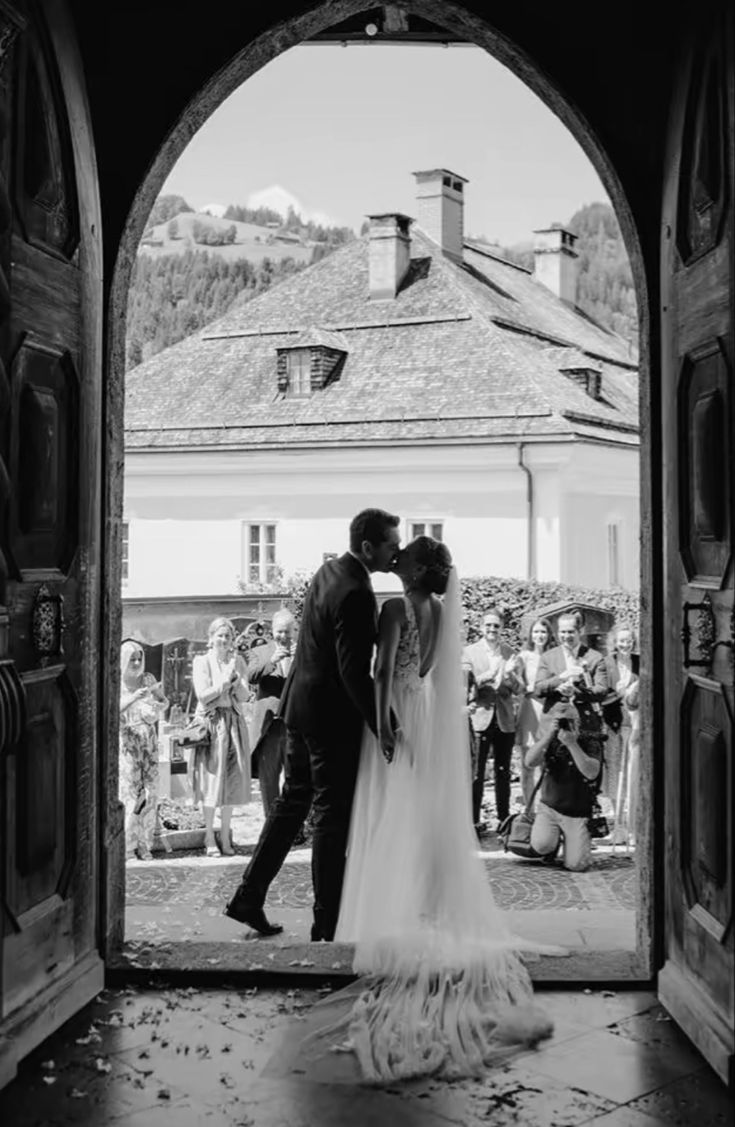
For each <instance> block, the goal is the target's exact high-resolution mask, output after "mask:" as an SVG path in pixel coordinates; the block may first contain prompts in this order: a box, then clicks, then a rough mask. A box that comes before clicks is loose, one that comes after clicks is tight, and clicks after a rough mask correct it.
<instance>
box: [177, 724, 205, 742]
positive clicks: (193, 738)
mask: <svg viewBox="0 0 735 1127" xmlns="http://www.w3.org/2000/svg"><path fill="white" fill-rule="evenodd" d="M211 738H212V733H211V731H210V730H209V724H208V723H207V721H206V720H202V719H201V718H199V717H195V718H194V719H193V720H190V721H189V723H188V724H187V725H186V727H185V728H184V729H182V731H181V733H180V735H179V737H178V740H177V742H178V743H180V744H199V743H205V742H207V743H208V742H209V741H210V740H211Z"/></svg>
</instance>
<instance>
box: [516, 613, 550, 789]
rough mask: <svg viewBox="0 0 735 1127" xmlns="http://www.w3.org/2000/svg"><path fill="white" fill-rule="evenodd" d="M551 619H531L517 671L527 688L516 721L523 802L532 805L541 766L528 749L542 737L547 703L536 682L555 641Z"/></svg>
mask: <svg viewBox="0 0 735 1127" xmlns="http://www.w3.org/2000/svg"><path fill="white" fill-rule="evenodd" d="M555 644H556V643H555V641H554V635H553V632H552V629H551V623H550V622H549V620H548V619H547V618H537V619H536V620H535V621H534V622H532V623H531V627H530V629H529V631H528V637H527V638H526V644H525V646H524V647H523V649H522V650H521V652H520V653H519V654H518V657H517V658H516V672H518V673H520V674H521V676H522V678H523V683H524V689H525V692H524V694H523V696H522V697H521V703H520V707H519V709H518V719H517V721H516V748H517V749H518V752H519V759H520V775H521V792H522V794H523V804H524V806H526V805H528V803H529V802H530V799H531V795H532V794H533V788H534V787H535V785H536V776H537V770H536V768H535V767H526V763H525V760H526V752H528V751H530V750H531V748H532V747H533V745H534V744H535V743H536V740H537V739H538V727H539V722H540V720H541V712H542V710H543V703H542V701H540V700H539V699H538V698H537V697H535V696H534V695H533V686H534V683H535V681H536V674H537V673H538V667H539V662H540V661H541V655H542V654H543V653H545V652H546V650H548V649H550V648H551V647H552V646H553V645H555Z"/></svg>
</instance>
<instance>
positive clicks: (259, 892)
mask: <svg viewBox="0 0 735 1127" xmlns="http://www.w3.org/2000/svg"><path fill="white" fill-rule="evenodd" d="M376 637H377V606H376V602H375V596H374V594H373V590H372V587H371V585H370V578H369V574H368V571H367V568H365V567H364V566H363V564H362V563H361V562H360V560H358V559H356V558H355V557H354V556H352V555H351V554H350V553H349V552H347V553H345V555H343V556H341V557H340V558H339V559H335V560H328V561H327V562H326V563H324V564H322V566H321V567H320V568H319V570H318V571H317V573H316V575H315V576H314V578H313V579H312V581H311V583H310V585H309V590H308V592H307V595H306V600H305V603H304V610H303V614H302V619H301V628H300V630H299V637H298V642H297V645H296V653H295V655H294V660H293V663H292V665H291V670H290V672H289V675H288V678H287V679H286V684H285V686H284V689H283V694H282V696H281V704H280V708H279V715H281V716H282V717H283V718H284V720H285V722H286V727H287V732H288V742H287V749H286V774H285V781H284V785H283V790H282V792H281V795H280V797H279V798H278V799H277V800H276V801H275V803H274V804H273V807H272V809H271V812H270V813H269V815H268V818H267V819H266V822H265V825H264V826H263V830H262V833H261V835H260V839H259V841H258V844H257V845H256V847H255V852H254V853H253V856H252V859H251V861H250V864H249V865H248V867H247V869H246V870H245V874H244V876H243V879H242V883H241V884H240V886H239V888H238V890H237V892H236V894H235V897H234V898H233V900H232V901H231V902H230V905H229V907H230V908H233V909H235V910H237V908H238V907H240V908H242V909H247V908H261V909H262V907H263V904H264V902H265V897H266V894H267V891H268V887H269V885H270V883H271V881H272V880H273V878H274V877H275V876H276V874H277V873H278V870H279V869H280V867H281V865H282V864H283V861H284V859H285V857H286V855H287V853H288V851H289V849H290V847H291V845H292V844H293V841H294V838H295V837H296V835H297V833H298V831H299V830H300V829H301V827H302V825H303V822H304V819H305V818H306V815H307V814H308V813H309V808H310V807H311V806H312V803H313V818H312V823H313V829H314V838H313V846H312V861H311V873H312V881H313V885H314V926H313V928H312V933H311V935H312V939H332V938H333V937H334V931H335V928H336V926H337V916H338V914H339V901H340V896H341V893H342V880H343V877H344V868H345V852H346V847H347V832H348V829H349V823H350V813H351V810H352V799H353V795H354V791H355V782H356V779H357V766H358V760H359V754H360V743H361V739H362V731H363V725H364V724H365V723H367V724H368V725H369V726H370V728H371V729H372V730H373V731H375V691H374V684H373V679H372V677H371V675H370V665H371V661H372V654H373V647H374V645H375V641H376Z"/></svg>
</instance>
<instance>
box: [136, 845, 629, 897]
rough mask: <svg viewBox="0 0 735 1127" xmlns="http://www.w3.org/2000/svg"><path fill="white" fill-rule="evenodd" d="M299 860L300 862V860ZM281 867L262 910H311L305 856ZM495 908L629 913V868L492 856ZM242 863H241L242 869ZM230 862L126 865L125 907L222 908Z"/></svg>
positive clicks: (612, 860)
mask: <svg viewBox="0 0 735 1127" xmlns="http://www.w3.org/2000/svg"><path fill="white" fill-rule="evenodd" d="M302 854H303V856H302ZM292 860H293V863H292V864H288V865H284V867H283V868H282V869H281V870H280V872H279V873H278V876H277V877H276V879H275V881H274V882H273V884H272V886H271V888H270V890H269V892H268V905H269V907H270V908H271V909H272V910H277V909H278V908H281V907H283V908H308V909H309V910H310V909H311V905H312V900H313V892H312V886H311V851H310V850H301V851H299V853H298V857H297V856H294V857H293V858H292ZM483 860H484V863H485V868H486V871H487V876H488V883H489V885H490V888H491V889H492V892H493V896H494V898H495V902H496V904H497V905H498V907H500V908H502V909H503V910H505V909H509V908H512V909H514V910H515V911H524V910H536V909H539V908H575V909H581V910H584V909H589V908H590V907H591V906H592V905H593V904H595V905H596V904H597V903H598V902H600V901H602V902H604V903H605V905H606V906H608V907H611V908H628V909H630V910H633V909H634V908H635V894H636V893H635V862H634V859H633V857H632V856H625V855H624V854H622V853H617V854H614V853H607V854H600V855H599V856H596V857H595V860H594V861H593V864H592V867H591V869H590V870H589V872H588V873H586V874H584V875H585V881H584V882H582V881H581V880H579V878H578V876H577V874H574V873H568V872H566V871H565V870H564V869H563V868H562V866H561V865H548V864H540V863H538V862H534V861H525V860H523V859H521V858H516V857H512V856H505V855H504V854H503V853H502V852H495V853H493V854H491V855H487V856H486V857H484V858H483ZM246 863H247V858H245V857H244V858H243V867H244V864H246ZM232 868H233V864H232V862H231V863H230V865H228V866H227V867H226V869H225V871H223V867H217V868H214V867H213V866H207V867H204V866H202V865H201V864H200V865H197V863H196V861H195V860H194V859H192V863H191V864H190V865H182V864H179V865H177V866H176V867H174V866H173V865H172V864H171V861H169V860H166V859H165V858H164V859H161V860H158V861H154V862H150V861H148V862H146V863H145V864H141V865H132V864H131V865H128V867H127V870H126V875H125V880H126V886H125V895H126V902H127V904H128V906H136V905H153V904H169V903H177V904H185V903H198V904H201V905H207V904H213V905H222V904H224V903H225V901H226V900H228V899H229V897H230V896H231V895H232V888H233V872H232Z"/></svg>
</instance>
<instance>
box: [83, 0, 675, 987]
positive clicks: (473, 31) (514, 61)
mask: <svg viewBox="0 0 735 1127" xmlns="http://www.w3.org/2000/svg"><path fill="white" fill-rule="evenodd" d="M401 6H402V7H403V8H405V9H406V10H407V11H408V12H409V13H415V14H416V15H419V16H421V17H423V18H425V19H428V20H430V21H432V22H433V23H435V24H437V25H439V26H442V27H445V28H448V29H450V30H451V31H453V32H454V33H455V34H458V35H460V36H461V37H462V38H464V39H466V40H467V41H469V42H472V43H474V44H475V45H477V46H478V47H481V48H483V49H484V50H486V51H487V52H488V53H489V54H490V55H492V56H493V57H494V58H495V59H497V60H498V61H499V62H500V63H502V64H503V65H504V66H506V67H507V68H508V69H509V70H510V71H512V73H514V74H515V75H516V77H518V78H519V79H521V81H523V82H524V83H525V84H526V85H527V86H528V87H529V88H530V89H531V90H533V92H534V93H535V94H537V96H538V97H539V98H540V99H541V100H542V101H543V102H544V103H545V105H546V106H547V107H548V108H549V109H550V110H551V111H552V112H553V113H554V114H555V115H556V116H557V117H558V118H559V119H560V120H561V121H562V122H563V123H564V125H566V127H567V128H568V129H569V131H570V133H571V134H572V135H573V136H574V138H575V139H576V141H577V142H578V143H579V145H580V146H581V148H582V149H583V150H584V152H585V153H586V155H587V156H588V158H589V159H590V161H591V163H592V164H593V166H594V167H595V169H596V171H597V173H598V175H599V177H600V179H601V181H602V183H603V185H604V187H605V189H606V191H607V193H608V195H609V197H610V199H611V201H612V204H613V207H614V209H615V212H616V215H617V218H618V222H619V224H620V227H621V231H622V235H623V239H624V242H625V246H626V250H627V253H628V257H629V260H630V263H631V269H632V273H633V280H634V284H635V292H636V301H637V305H638V316H639V378H640V389H641V391H640V417H641V451H640V466H641V586H642V588H643V589H646V588H648V589H651V587H652V586H653V585H654V532H653V528H654V523H655V522H654V521H653V520H652V476H653V475H652V473H651V471H650V466H651V465H652V464H653V463H652V457H653V452H652V442H651V433H650V420H651V416H652V392H653V391H654V390H655V389H653V388H652V381H651V372H650V363H651V340H652V338H653V339H655V338H656V329H655V328H653V329H652V322H651V315H652V311H651V307H650V301H649V291H648V284H647V276H646V271H645V265H644V253H643V247H642V237H641V232H640V231H639V229H638V226H637V224H636V220H635V218H634V215H633V210H632V208H631V206H630V203H629V201H628V198H627V195H626V192H625V190H624V188H623V182H622V179H621V176H620V175H619V174H618V171H617V170H616V168H615V166H614V164H613V162H612V160H611V159H610V157H609V156H608V154H607V152H606V150H605V147H604V144H603V141H602V139H601V138H600V137H599V136H598V135H597V134H596V132H595V130H594V129H593V128H592V126H591V124H590V123H589V121H588V120H587V119H586V117H585V116H584V114H583V113H582V111H581V109H580V108H579V107H578V106H576V105H575V104H574V103H573V102H572V100H571V99H570V98H569V97H568V96H567V95H565V93H564V92H563V91H562V90H561V89H560V88H559V87H558V86H557V85H556V84H555V83H554V82H553V81H552V80H551V79H550V77H549V76H548V75H547V74H546V73H545V72H544V71H542V69H541V68H540V66H538V65H537V64H536V63H535V61H534V60H533V58H531V56H530V55H529V54H528V53H527V52H526V51H525V50H524V49H523V48H522V47H521V46H520V45H519V44H518V43H516V42H514V41H513V40H512V39H510V38H509V37H508V36H507V35H505V34H503V33H501V32H499V31H498V30H497V29H495V28H494V27H493V25H492V23H491V22H490V19H485V18H483V17H480V16H479V15H478V14H477V13H476V12H473V11H471V10H470V9H469V8H467V7H466V6H465V5H464V4H462V3H459V2H455V0H402V4H401ZM371 7H374V5H370V4H368V3H367V2H366V0H321V2H320V3H318V4H315V5H314V6H313V7H312V8H310V10H308V11H307V12H304V13H301V14H299V15H296V16H294V17H293V18H292V19H290V20H288V21H285V22H282V23H279V24H277V25H274V26H272V27H270V28H269V29H268V30H267V31H265V32H263V33H262V34H261V35H259V36H258V37H257V38H256V39H254V40H252V41H251V42H249V43H248V44H247V45H246V46H245V47H243V48H242V49H241V50H239V51H237V53H235V54H234V55H233V56H232V58H231V60H230V61H229V63H228V64H227V65H226V66H224V67H223V68H221V69H220V70H219V71H217V73H215V74H213V75H212V76H211V78H210V79H209V81H208V82H206V84H205V85H204V86H202V87H201V88H200V90H199V92H198V93H197V94H196V96H195V97H194V98H193V99H192V100H191V101H189V103H188V104H187V105H185V106H183V107H182V108H181V112H180V114H179V116H178V119H177V120H176V122H175V123H174V124H173V126H172V127H171V129H170V131H169V133H168V134H167V136H165V137H163V138H161V143H160V147H159V149H158V151H157V152H156V153H155V154H151V161H150V165H149V170H148V173H147V175H146V177H145V179H144V181H143V182H142V183H141V184H140V186H139V188H138V191H137V193H136V195H135V198H134V201H133V204H132V206H131V208H130V212H129V214H128V218H127V222H126V224H125V228H124V231H123V234H122V237H121V239H120V243H119V246H118V247H117V250H116V253H115V266H114V271H113V274H112V278H111V279H110V282H109V285H108V286H107V287H106V290H107V292H106V298H107V318H106V323H107V326H108V335H107V353H106V373H105V375H106V405H107V416H106V420H105V429H106V434H107V441H108V445H107V451H106V453H107V486H106V488H107V496H106V513H107V516H108V518H111V519H108V520H107V522H106V523H107V530H108V531H107V543H106V546H105V555H106V559H107V561H108V564H107V567H106V576H105V579H106V609H107V611H108V612H109V613H108V614H107V615H106V624H107V643H108V644H107V646H106V650H107V654H108V667H109V670H110V677H109V679H108V689H107V692H108V693H109V691H110V690H109V685H110V684H113V685H116V684H117V679H116V678H117V673H118V658H119V639H120V618H121V616H120V611H119V600H117V592H118V591H119V588H120V583H119V572H118V569H117V567H116V565H115V562H114V561H115V560H116V559H117V557H118V556H119V551H118V537H119V527H120V525H121V521H122V496H123V465H124V420H123V405H124V373H125V318H126V306H127V297H128V289H129V284H130V278H131V274H132V269H133V266H134V263H135V256H136V251H137V246H138V243H139V240H140V237H141V235H142V233H143V230H144V227H145V224H146V222H147V217H148V215H149V213H150V209H151V207H152V206H153V202H154V200H155V198H156V196H157V195H158V193H159V191H160V189H161V187H162V185H163V183H164V181H165V179H166V177H167V176H168V174H169V173H170V171H171V169H172V168H173V166H174V164H175V162H176V161H177V160H178V158H179V156H180V155H181V153H182V152H183V151H184V149H185V148H186V146H187V144H188V143H189V141H190V140H191V139H192V137H193V136H194V134H195V133H196V132H197V131H198V130H199V129H200V128H201V126H202V125H204V123H205V122H206V121H207V120H208V118H209V117H210V116H211V115H212V114H213V113H214V111H215V110H216V109H218V108H219V106H220V105H221V104H222V102H223V101H224V100H225V99H226V98H227V97H228V96H229V95H230V94H232V93H233V92H234V91H235V90H236V89H237V88H238V87H239V86H241V85H242V84H243V83H244V82H246V81H247V80H248V78H250V77H251V76H252V75H254V74H255V73H256V72H257V71H259V70H260V69H262V68H263V67H264V66H266V65H267V64H268V63H269V62H271V61H272V60H273V59H275V58H276V57H277V56H278V55H280V54H282V53H283V52H284V51H286V50H288V49H289V48H291V47H294V46H296V45H298V44H299V43H302V42H304V41H305V40H307V39H309V38H311V37H312V36H314V35H316V34H317V33H319V32H320V31H323V30H325V29H327V28H329V27H331V26H334V25H335V24H337V23H339V22H341V21H343V20H345V19H347V18H349V17H351V16H354V15H356V14H358V13H359V12H361V11H366V10H369V9H370V8H371ZM649 226H650V224H649ZM640 645H641V653H642V667H643V670H644V674H645V675H648V676H650V673H651V665H652V655H653V652H654V648H653V622H652V615H651V606H650V600H643V606H642V617H641V631H640ZM643 714H644V720H645V721H646V722H644V731H650V729H651V724H650V722H648V721H649V720H650V717H651V715H652V710H650V707H649V705H648V703H647V702H646V701H645V700H644V704H643ZM106 715H107V717H108V741H107V743H108V746H109V747H115V746H116V734H117V719H116V717H117V713H116V709H115V707H114V703H113V701H112V699H108V700H107V702H106ZM113 760H114V757H113ZM641 762H642V786H643V787H644V788H646V789H647V791H648V793H649V794H652V751H651V748H650V746H649V747H648V748H645V747H644V748H643V749H642V758H641ZM107 777H108V779H109V780H110V787H109V789H110V791H112V790H113V789H114V790H115V793H116V788H113V782H114V781H115V778H116V765H115V763H114V761H111V762H110V763H109V764H108V765H107ZM113 803H114V800H113ZM113 803H111V801H110V796H108V813H109V814H111V805H112V804H113ZM637 855H638V866H639V869H638V871H639V889H640V892H639V907H638V913H637V923H638V936H639V951H640V952H641V954H643V963H644V964H645V966H647V967H648V968H649V969H650V966H651V959H652V939H653V899H652V893H651V884H652V879H651V878H652V865H653V843H652V832H651V827H650V826H649V827H648V828H647V831H646V834H645V837H644V838H642V839H639V842H638V849H637ZM114 899H115V894H114V893H112V894H111V900H112V901H114ZM113 914H114V912H113ZM115 934H116V935H117V936H118V937H120V932H119V930H118V928H117V927H116V926H115V923H114V921H113V920H112V919H110V912H109V911H108V936H111V935H115ZM643 973H645V970H644V971H643Z"/></svg>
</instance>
